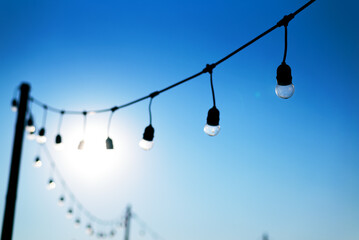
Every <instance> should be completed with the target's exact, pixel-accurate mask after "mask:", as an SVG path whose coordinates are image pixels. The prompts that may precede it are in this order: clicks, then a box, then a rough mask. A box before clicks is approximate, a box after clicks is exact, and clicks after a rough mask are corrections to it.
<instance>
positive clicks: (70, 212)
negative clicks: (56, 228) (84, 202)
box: [66, 209, 74, 219]
mask: <svg viewBox="0 0 359 240" xmlns="http://www.w3.org/2000/svg"><path fill="white" fill-rule="evenodd" d="M73 215H74V214H73V212H72V209H69V210H68V211H67V213H66V218H67V219H71V218H72V217H73Z"/></svg>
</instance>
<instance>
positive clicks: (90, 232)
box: [86, 224, 94, 235]
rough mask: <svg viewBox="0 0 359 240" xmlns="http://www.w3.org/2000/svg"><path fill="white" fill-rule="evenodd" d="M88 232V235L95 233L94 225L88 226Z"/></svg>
mask: <svg viewBox="0 0 359 240" xmlns="http://www.w3.org/2000/svg"><path fill="white" fill-rule="evenodd" d="M86 233H87V234H88V235H93V233H94V231H93V229H92V227H91V225H90V224H89V225H87V226H86Z"/></svg>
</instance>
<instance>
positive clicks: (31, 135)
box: [27, 132, 36, 140]
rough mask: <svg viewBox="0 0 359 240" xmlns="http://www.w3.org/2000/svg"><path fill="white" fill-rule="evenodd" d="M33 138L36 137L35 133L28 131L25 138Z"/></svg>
mask: <svg viewBox="0 0 359 240" xmlns="http://www.w3.org/2000/svg"><path fill="white" fill-rule="evenodd" d="M35 138H36V135H35V133H33V132H29V133H28V134H27V139H29V140H35Z"/></svg>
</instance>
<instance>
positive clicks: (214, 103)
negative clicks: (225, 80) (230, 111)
mask: <svg viewBox="0 0 359 240" xmlns="http://www.w3.org/2000/svg"><path fill="white" fill-rule="evenodd" d="M209 75H210V80H211V90H212V98H213V106H214V107H215V106H216V98H215V96H214V88H213V79H212V71H211V72H210V73H209Z"/></svg>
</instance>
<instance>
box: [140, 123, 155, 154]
mask: <svg viewBox="0 0 359 240" xmlns="http://www.w3.org/2000/svg"><path fill="white" fill-rule="evenodd" d="M154 133H155V129H154V128H153V127H152V125H151V124H150V125H148V126H147V127H146V128H145V132H144V133H143V138H142V139H141V141H140V142H139V146H140V147H141V148H142V149H143V150H150V149H151V148H152V147H153V137H154Z"/></svg>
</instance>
